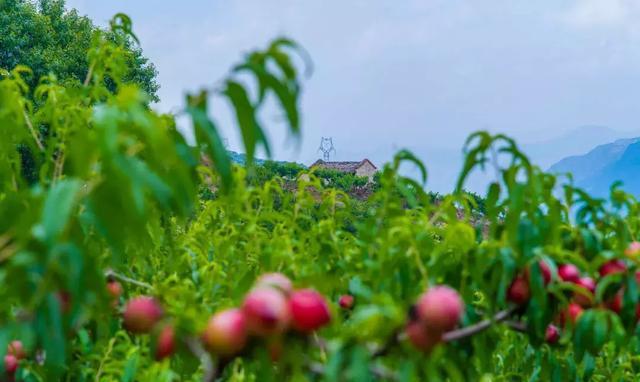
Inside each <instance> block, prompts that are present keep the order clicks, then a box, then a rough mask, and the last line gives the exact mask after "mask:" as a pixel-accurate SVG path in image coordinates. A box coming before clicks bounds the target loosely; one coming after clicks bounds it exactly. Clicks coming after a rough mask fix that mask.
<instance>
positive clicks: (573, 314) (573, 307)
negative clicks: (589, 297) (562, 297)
mask: <svg viewBox="0 0 640 382" xmlns="http://www.w3.org/2000/svg"><path fill="white" fill-rule="evenodd" d="M583 311H584V310H583V309H582V307H581V306H580V305H578V304H576V303H570V304H569V305H568V306H567V309H566V310H565V311H563V312H561V313H560V324H561V325H562V326H564V325H565V324H566V323H567V319H568V320H569V322H571V324H573V325H575V323H576V321H578V318H579V317H580V315H581V314H582V312H583Z"/></svg>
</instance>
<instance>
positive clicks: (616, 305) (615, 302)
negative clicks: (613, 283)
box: [605, 289, 624, 314]
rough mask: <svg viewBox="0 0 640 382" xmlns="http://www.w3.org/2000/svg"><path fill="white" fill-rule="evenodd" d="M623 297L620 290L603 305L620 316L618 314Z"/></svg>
mask: <svg viewBox="0 0 640 382" xmlns="http://www.w3.org/2000/svg"><path fill="white" fill-rule="evenodd" d="M623 297H624V291H623V290H622V289H621V290H619V291H617V292H616V294H615V295H614V296H613V298H611V300H609V301H607V302H606V303H605V305H606V306H607V308H609V309H611V310H612V311H614V312H616V313H618V314H620V312H622V303H623V302H622V298H623Z"/></svg>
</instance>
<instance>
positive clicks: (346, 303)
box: [338, 294, 354, 310]
mask: <svg viewBox="0 0 640 382" xmlns="http://www.w3.org/2000/svg"><path fill="white" fill-rule="evenodd" d="M338 303H339V304H340V307H341V308H342V309H346V310H349V309H352V308H353V303H354V298H353V296H352V295H350V294H345V295H342V296H340V300H338Z"/></svg>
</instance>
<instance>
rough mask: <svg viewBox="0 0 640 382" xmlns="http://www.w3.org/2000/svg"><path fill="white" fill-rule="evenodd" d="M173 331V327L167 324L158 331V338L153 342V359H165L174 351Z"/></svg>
mask: <svg viewBox="0 0 640 382" xmlns="http://www.w3.org/2000/svg"><path fill="white" fill-rule="evenodd" d="M175 336H176V335H175V330H174V329H173V326H172V325H170V324H167V325H165V326H163V327H162V329H160V332H159V333H158V336H157V337H156V339H155V340H154V342H155V354H154V356H155V359H156V360H158V361H160V360H162V359H165V358H167V357H169V356H171V354H173V352H174V350H175Z"/></svg>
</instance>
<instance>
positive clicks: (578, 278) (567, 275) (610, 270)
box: [507, 242, 640, 344]
mask: <svg viewBox="0 0 640 382" xmlns="http://www.w3.org/2000/svg"><path fill="white" fill-rule="evenodd" d="M625 254H626V255H627V256H636V255H638V254H640V242H633V243H631V244H630V245H629V247H628V248H627V250H626V251H625ZM538 265H539V268H540V273H541V277H542V279H543V283H544V285H545V286H547V285H548V284H549V283H551V282H552V281H554V280H557V279H559V280H560V281H562V282H567V283H572V284H575V285H576V286H577V287H578V291H576V292H574V293H573V295H572V296H571V301H570V302H569V304H568V305H567V307H566V309H564V310H563V311H561V312H560V313H559V315H558V317H557V319H556V320H555V322H556V323H557V324H559V325H560V326H561V327H563V326H565V324H567V322H569V323H571V324H572V325H574V324H575V323H576V321H577V320H578V318H579V317H580V315H581V314H582V313H583V312H584V310H585V309H589V308H592V307H595V302H596V300H595V291H596V286H597V281H596V280H594V279H593V278H591V277H589V276H585V275H582V274H581V272H580V269H579V268H578V267H577V266H575V265H574V264H560V265H558V267H557V278H556V277H555V275H553V273H552V271H551V268H550V267H549V265H548V264H547V263H545V262H544V261H540V262H539V263H538ZM627 272H628V267H627V264H626V262H625V261H624V260H621V259H613V260H609V261H607V262H605V263H604V264H602V265H601V266H600V268H599V269H598V274H599V275H600V278H601V279H602V278H604V277H606V276H609V275H613V274H626V273H627ZM635 278H636V282H637V283H638V285H640V271H637V272H636V273H635ZM529 282H530V275H529V271H528V270H527V271H525V272H522V273H520V274H518V275H517V276H516V277H515V278H514V279H513V281H512V283H511V285H510V287H509V289H508V291H507V299H508V300H509V301H510V302H512V303H514V304H516V305H521V306H522V305H526V304H527V303H528V302H529V300H530V298H531V290H530V284H529ZM623 297H624V288H620V289H619V290H618V291H617V292H616V293H615V294H614V295H613V297H611V298H610V299H608V300H607V301H605V302H603V303H602V305H601V306H600V307H601V308H606V309H610V310H612V311H614V312H615V313H618V314H619V313H620V312H621V311H622V301H623ZM636 319H640V304H638V305H636ZM559 338H560V331H559V328H558V327H557V326H555V325H553V324H550V325H549V326H548V327H547V331H546V336H545V339H546V341H547V342H548V343H551V344H554V343H556V342H557V341H558V339H559Z"/></svg>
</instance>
